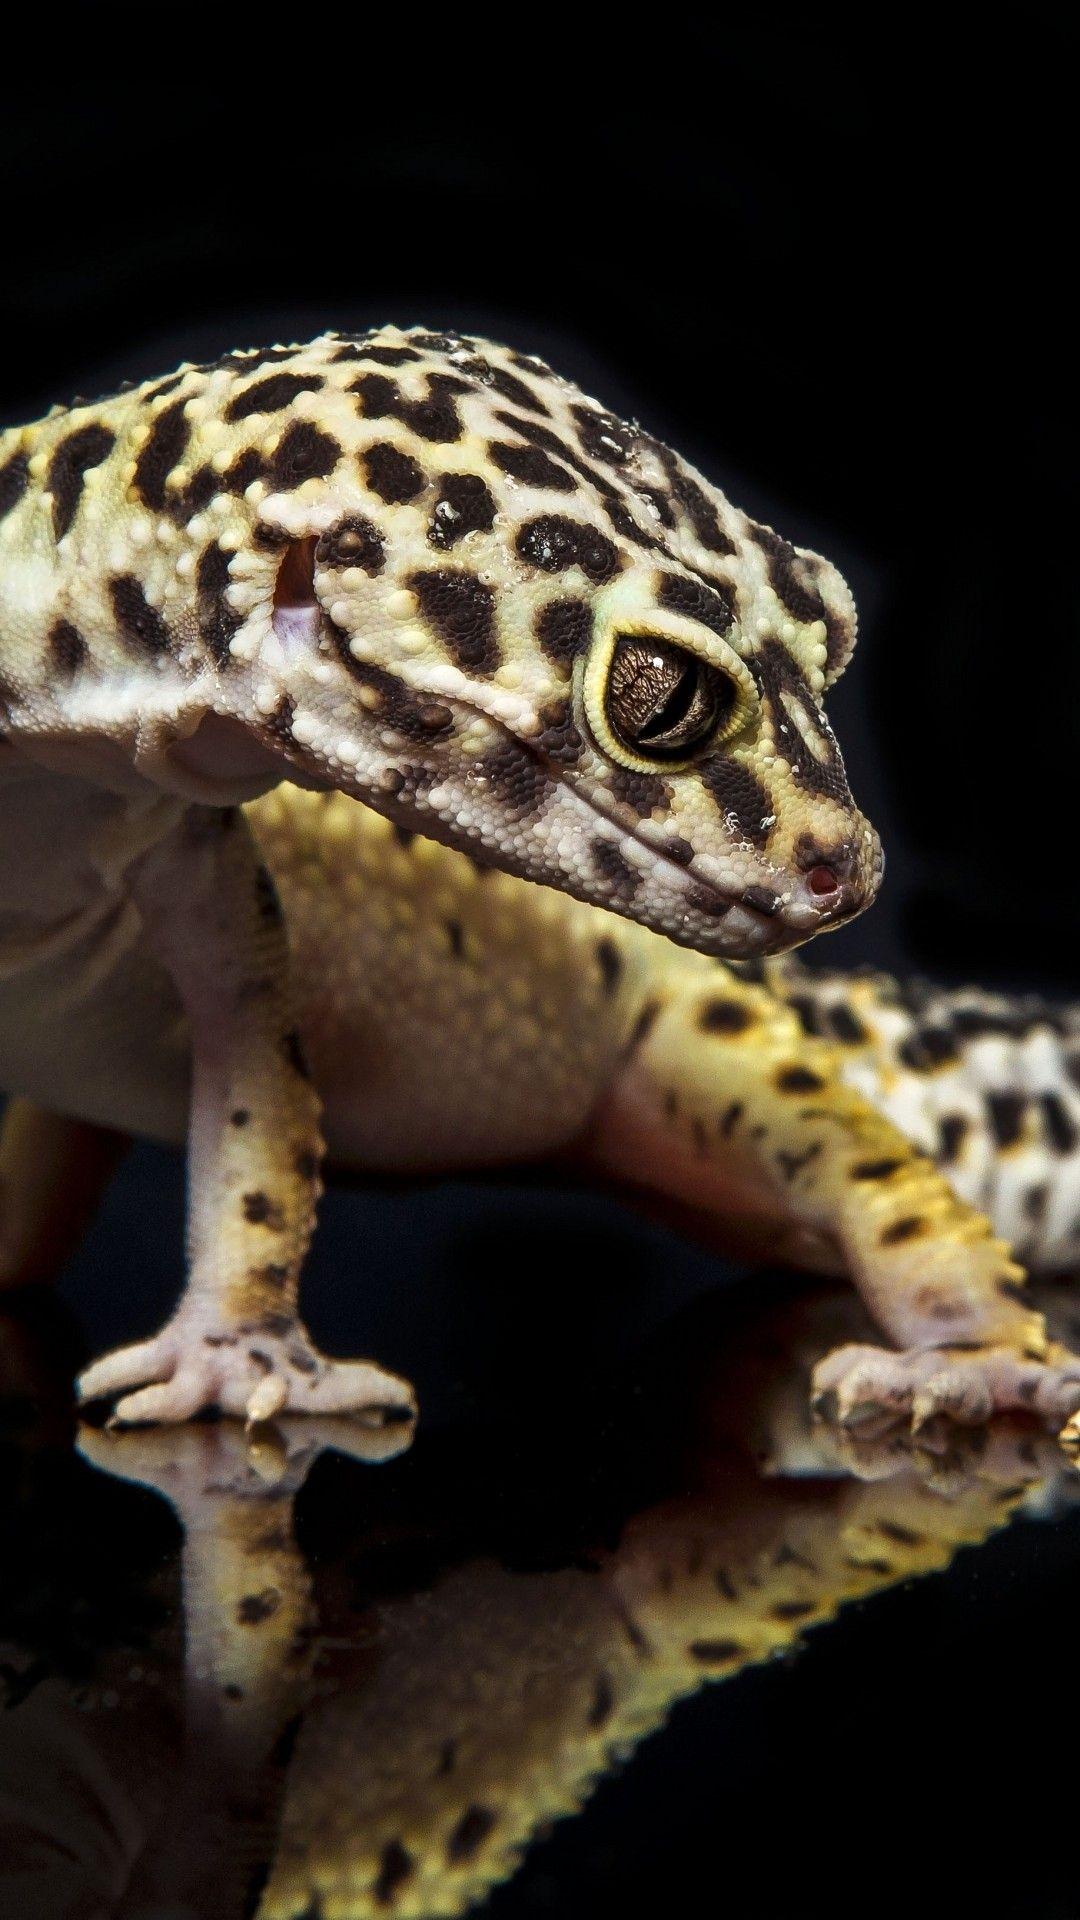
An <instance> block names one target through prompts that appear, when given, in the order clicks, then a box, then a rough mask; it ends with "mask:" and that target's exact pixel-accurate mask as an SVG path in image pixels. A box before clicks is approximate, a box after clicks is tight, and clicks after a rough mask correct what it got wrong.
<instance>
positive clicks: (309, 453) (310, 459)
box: [267, 420, 341, 493]
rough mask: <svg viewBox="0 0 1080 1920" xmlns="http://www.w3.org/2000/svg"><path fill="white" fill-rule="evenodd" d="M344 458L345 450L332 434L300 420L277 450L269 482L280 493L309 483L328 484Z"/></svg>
mask: <svg viewBox="0 0 1080 1920" xmlns="http://www.w3.org/2000/svg"><path fill="white" fill-rule="evenodd" d="M340 458H341V448H340V447H339V446H338V443H337V441H336V440H335V439H333V438H332V436H331V435H330V434H328V433H323V432H322V430H321V428H319V427H316V426H313V425H312V423H311V421H310V420H297V421H296V422H295V423H294V424H293V425H292V426H291V427H290V428H289V429H288V432H287V433H285V434H283V435H282V437H281V439H280V440H279V441H278V444H277V446H276V447H275V448H274V451H273V453H272V454H271V456H270V462H269V466H268V468H267V479H268V480H269V483H270V485H271V486H272V487H273V488H274V490H275V491H276V492H279V493H284V492H289V491H291V490H292V488H293V487H301V486H303V484H304V481H305V480H325V478H326V476H327V474H328V473H333V471H334V468H335V467H336V466H337V463H338V461H339V460H340Z"/></svg>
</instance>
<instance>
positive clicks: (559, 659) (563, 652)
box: [536, 600, 592, 667]
mask: <svg viewBox="0 0 1080 1920" xmlns="http://www.w3.org/2000/svg"><path fill="white" fill-rule="evenodd" d="M536 637H537V639H538V641H539V642H540V645H541V647H542V648H543V650H544V652H545V653H546V655H547V657H548V659H549V660H551V661H553V662H554V664H555V665H556V666H558V667H571V666H572V665H573V663H574V661H575V660H576V659H577V656H578V654H579V653H585V652H586V651H587V649H588V646H589V643H590V641H591V640H592V613H591V612H590V610H589V608H588V607H587V606H586V604H585V602H584V600H549V601H548V602H547V604H546V606H543V607H541V608H540V609H539V611H538V613H537V615H536Z"/></svg>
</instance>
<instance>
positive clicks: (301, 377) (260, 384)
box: [225, 373, 326, 420]
mask: <svg viewBox="0 0 1080 1920" xmlns="http://www.w3.org/2000/svg"><path fill="white" fill-rule="evenodd" d="M325 385H326V382H325V380H324V379H323V377H322V375H321V374H318V373H271V374H269V375H268V376H267V378H266V379H265V380H256V381H255V382H254V384H253V385H252V386H250V387H245V388H244V391H243V393H237V394H234V395H233V398H232V399H231V400H230V401H229V404H228V406H227V407H226V409H225V419H226V420H247V419H248V418H249V417H250V415H251V414H253V413H277V412H278V411H279V409H280V408H282V407H287V406H288V404H289V402H290V400H295V398H296V396H297V394H298V393H318V392H319V391H320V390H321V388H323V387H324V386H325Z"/></svg>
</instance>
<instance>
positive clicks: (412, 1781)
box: [0, 1176, 1080, 1920]
mask: <svg viewBox="0 0 1080 1920" xmlns="http://www.w3.org/2000/svg"><path fill="white" fill-rule="evenodd" d="M131 1177H134V1176H131ZM121 1197H123V1196H121ZM467 1198H468V1195H467V1194H464V1196H463V1199H462V1202H461V1204H462V1206H464V1202H465V1200H466V1199H467ZM484 1198H485V1201H486V1202H490V1203H492V1204H493V1205H494V1207H495V1209H496V1212H498V1211H500V1210H501V1213H502V1216H503V1217H502V1224H501V1226H494V1225H492V1226H489V1227H488V1228H487V1229H486V1230H485V1233H484V1235H483V1237H480V1236H479V1235H478V1233H477V1230H476V1228H475V1225H474V1226H473V1228H472V1229H471V1230H470V1229H463V1228H462V1226H461V1223H460V1222H459V1224H458V1226H457V1227H456V1228H455V1227H453V1226H451V1227H450V1228H449V1229H448V1230H446V1231H445V1235H444V1242H445V1245H446V1246H447V1247H448V1248H450V1249H451V1250H456V1256H457V1264H458V1271H457V1273H456V1274H455V1278H454V1291H453V1293H452V1294H449V1293H448V1295H447V1297H446V1298H445V1299H439V1300H438V1308H439V1322H438V1327H439V1332H438V1344H439V1346H440V1347H441V1350H442V1355H443V1358H444V1360H446V1361H447V1362H450V1364H448V1365H447V1366H446V1367H445V1368H443V1369H439V1372H440V1374H441V1376H442V1378H443V1379H444V1382H445V1383H447V1384H446V1385H445V1390H444V1392H443V1394H442V1396H441V1398H440V1394H439V1392H438V1391H436V1392H435V1394H434V1395H433V1396H430V1404H429V1408H428V1414H429V1417H428V1418H427V1419H426V1420H425V1422H424V1423H423V1424H422V1426H421V1430H420V1433H419V1435H418V1437H417V1438H416V1440H415V1443H414V1444H413V1445H412V1446H411V1447H408V1446H407V1445H406V1444H405V1443H406V1442H407V1439H408V1436H407V1435H401V1434H389V1435H383V1436H372V1435H364V1434H363V1432H362V1431H361V1430H359V1429H357V1428H355V1427H353V1428H350V1427H349V1426H348V1425H347V1424H345V1425H342V1426H339V1427H334V1426H333V1425H332V1424H331V1423H327V1424H326V1425H324V1426H321V1427H320V1426H319V1424H318V1423H310V1424H297V1423H291V1424H290V1425H288V1426H284V1427H283V1428H282V1429H281V1431H280V1432H273V1431H271V1432H267V1433H265V1434H261V1435H260V1436H259V1437H258V1440H257V1443H256V1444H254V1445H250V1444H249V1443H248V1442H246V1441H245V1440H244V1438H243V1435H242V1434H241V1433H240V1431H239V1429H238V1428H237V1427H236V1426H235V1425H233V1424H231V1423H221V1424H219V1425H216V1426H215V1425H210V1426H203V1427H201V1428H196V1429H189V1430H187V1431H185V1432H182V1433H173V1432H156V1433H153V1432H150V1433H142V1434H138V1433H132V1434H128V1435H122V1436H112V1435H109V1434H106V1433H102V1432H99V1431H94V1430H89V1429H85V1428H84V1429H83V1430H82V1432H81V1434H80V1435H78V1436H77V1435H76V1433H75V1430H74V1423H73V1419H72V1415H71V1409H70V1401H69V1397H68V1393H69V1379H70V1364H69V1363H70V1361H71V1360H72V1359H73V1358H74V1353H75V1349H76V1348H77V1346H78V1338H77V1334H76V1332H75V1328H74V1325H73V1322H72V1319H71V1318H70V1317H69V1314H68V1312H67V1309H66V1308H65V1307H64V1306H63V1304H62V1303H60V1302H56V1301H54V1302H52V1303H51V1304H50V1303H48V1301H47V1298H46V1297H41V1298H39V1299H38V1300H37V1301H36V1302H30V1301H27V1302H23V1303H18V1302H16V1303H15V1305H14V1307H13V1309H12V1311H11V1312H10V1313H9V1314H8V1316H7V1317H6V1319H5V1322H4V1327H3V1339H2V1346H0V1353H2V1367H3V1381H4V1386H5V1389H6V1391H5V1396H4V1401H3V1408H4V1463H3V1464H4V1471H3V1507H4V1516H5V1517H4V1541H3V1549H4V1550H3V1561H2V1567H3V1571H2V1575H0V1640H2V1644H3V1653H2V1656H0V1672H2V1675H3V1680H4V1686H5V1691H6V1695H7V1706H6V1710H5V1712H4V1713H3V1716H2V1718H0V1863H2V1865H0V1912H2V1913H4V1914H5V1915H6V1914H8V1913H11V1914H12V1915H15V1914H19V1915H23V1914H26V1915H28V1916H33V1917H34V1920H36V1916H38V1915H40V1916H42V1920H46V1916H48V1920H53V1916H56V1920H61V1916H63V1917H64V1920H66V1916H68V1915H70V1916H72V1917H73V1920H74V1916H80V1920H81V1917H82V1916H87V1917H89V1916H91V1915H93V1916H97V1915H99V1914H108V1915H110V1916H111V1915H114V1914H115V1915H117V1916H124V1920H136V1917H137V1920H151V1916H152V1917H153V1920H194V1916H198V1920H232V1917H233V1916H234V1915H235V1916H241V1915H252V1914H259V1915H260V1916H263V1920H270V1917H273V1920H278V1916H285V1917H287V1920H300V1916H303V1920H318V1917H319V1916H325V1920H340V1916H343V1915H353V1914H356V1915H360V1914H368V1913H371V1914H379V1913H384V1912H386V1913H392V1912H401V1913H410V1914H411V1913H423V1914H427V1913H431V1914H436V1913H443V1912H451V1911H457V1910H460V1908H461V1905H462V1903H463V1902H465V1903H466V1904H468V1903H470V1902H471V1901H473V1900H475V1899H481V1898H483V1897H484V1896H485V1895H487V1896H488V1897H489V1898H490V1901H491V1911H493V1912H494V1913H506V1914H531V1913H537V1912H542V1913H548V1912H558V1913H560V1914H562V1913H570V1914H573V1915H579V1914H580V1915H582V1916H585V1915H593V1914H595V1913H598V1912H607V1911H612V1912H615V1911H629V1912H643V1913H644V1912H691V1911H697V1910H698V1909H699V1906H700V1904H701V1903H702V1902H703V1901H705V1900H709V1901H710V1902H712V1901H713V1900H715V1901H717V1902H718V1903H719V1902H721V1901H722V1902H723V1904H724V1905H725V1907H726V1908H727V1910H728V1911H734V1912H737V1913H739V1914H746V1915H755V1916H756V1915H762V1916H765V1915H768V1916H773V1915H776V1916H785V1917H786V1916H788V1915H795V1914H821V1915H825V1914H830V1915H831V1914H835V1913H836V1912H837V1911H838V1910H847V1909H854V1910H862V1909H866V1910H869V1911H873V1912H875V1913H886V1914H891V1913H896V1914H900V1913H904V1914H911V1913H913V1912H914V1913H927V1914H938V1913H946V1912H952V1911H969V1910H979V1911H982V1912H986V1913H992V1914H998V1913H1001V1914H1017V1915H1019V1914H1025V1915H1040V1916H1041V1915H1054V1916H1056V1915H1066V1914H1072V1913H1074V1912H1075V1911H1076V1910H1077V1895H1076V1884H1075V1881H1076V1876H1075V1872H1074V1862H1073V1860H1072V1859H1071V1857H1070V1856H1071V1849H1070V1848H1069V1846H1068V1844H1067V1842H1066V1841H1065V1839H1064V1836H1065V1835H1066V1834H1067V1832H1068V1830H1069V1819H1070V1813H1071V1806H1072V1800H1073V1779H1074V1758H1073V1756H1074V1725H1075V1721H1076V1711H1075V1699H1076V1682H1075V1678H1074V1675H1075V1658H1074V1652H1073V1644H1072V1643H1073V1632H1074V1619H1075V1611H1076V1592H1077V1582H1078V1579H1080V1518H1078V1517H1076V1516H1075V1513H1074V1506H1073V1502H1074V1499H1075V1492H1074V1488H1075V1486H1076V1479H1075V1476H1074V1474H1073V1472H1072V1470H1071V1469H1070V1468H1069V1467H1068V1466H1067V1465H1066V1463H1065V1462H1064V1461H1063V1459H1062V1457H1061V1455H1060V1454H1059V1453H1058V1451H1057V1449H1056V1448H1055V1447H1054V1446H1053V1445H1052V1444H1051V1443H1049V1442H1046V1441H1044V1440H1043V1439H1042V1438H1041V1436H1038V1435H1035V1434H1033V1433H1030V1432H1027V1433H1025V1432H1022V1431H1020V1430H1018V1429H1015V1428H1014V1429H1006V1428H998V1429H995V1430H993V1431H992V1432H991V1434H990V1435H988V1436H982V1437H979V1438H976V1439H974V1440H972V1441H970V1442H960V1441H959V1440H956V1439H955V1438H954V1439H953V1440H952V1441H950V1442H949V1444H948V1445H947V1446H946V1447H945V1450H944V1451H943V1452H938V1453H936V1454H930V1453H923V1454H920V1455H915V1454H912V1453H911V1452H910V1450H908V1449H907V1448H905V1447H903V1446H901V1445H899V1444H897V1443H892V1444H888V1445H887V1444H885V1443H881V1444H880V1445H878V1446H877V1447H874V1448H862V1449H854V1450H852V1449H851V1448H850V1447H846V1446H844V1447H842V1446H841V1445H840V1443H839V1442H838V1441H836V1440H835V1438H834V1437H830V1436H829V1435H828V1434H827V1433H824V1432H822V1431H815V1430H812V1429H811V1428H810V1427H809V1425H808V1422H807V1418H806V1414H805V1380H806V1372H807V1368H808V1366H809V1364H810V1361H811V1359H812V1358H813V1357H814V1356H815V1355H816V1353H817V1352H818V1351H820V1350H821V1348H822V1347H823V1346H824V1345H828V1344H831V1343H832V1341H834V1340H835V1339H837V1338H840V1337H852V1336H853V1333H855V1332H856V1330H857V1328H858V1325H859V1320H858V1310H857V1308H856V1307H855V1306H854V1304H853V1301H852V1299H851V1296H850V1294H849V1293H848V1292H847V1291H846V1290H837V1291H835V1292H818V1293H815V1292H814V1291H813V1290H811V1289H807V1288H805V1287H800V1286H797V1285H794V1286H793V1285H792V1284H791V1283H782V1282H780V1281H779V1280H774V1279H770V1278H769V1277H768V1276H765V1275H762V1276H759V1277H758V1278H756V1279H754V1280H749V1281H746V1282H745V1283H742V1284H740V1285H737V1286H730V1285H729V1286H727V1287H724V1286H721V1287H720V1288H719V1289H714V1290H713V1291H712V1292H702V1291H701V1281H702V1277H703V1273H704V1267H705V1263H704V1262H701V1261H699V1259H698V1257H697V1256H695V1255H693V1254H692V1253H691V1252H690V1251H689V1250H684V1249H683V1248H682V1247H681V1245H680V1243H679V1242H677V1241H676V1240H674V1239H673V1238H672V1237H670V1236H669V1235H667V1234H666V1233H665V1232H663V1231H661V1230H659V1229H653V1228H640V1227H638V1226H637V1225H636V1224H634V1225H631V1224H630V1223H629V1222H627V1223H626V1224H625V1225H621V1224H620V1217H618V1216H615V1215H614V1213H613V1215H612V1220H611V1221H610V1222H609V1223H608V1225H607V1226H606V1227H605V1228H604V1230H603V1231H601V1230H600V1229H599V1228H597V1227H596V1226H595V1224H594V1228H593V1232H592V1235H591V1237H589V1236H585V1237H584V1238H583V1240H582V1242H581V1244H580V1245H575V1243H574V1238H573V1235H572V1233H571V1230H570V1229H571V1223H572V1222H573V1220H574V1215H575V1209H577V1208H578V1207H579V1206H580V1204H581V1203H580V1202H579V1201H578V1200H577V1199H576V1198H575V1197H573V1196H565V1195H560V1194H559V1193H557V1192H556V1193H555V1194H548V1195H546V1196H545V1197H544V1200H543V1207H544V1210H545V1214H546V1217H547V1219H548V1222H549V1226H550V1227H551V1231H552V1234H553V1240H552V1243H551V1247H550V1249H549V1250H550V1251H551V1252H552V1254H553V1255H554V1251H555V1248H556V1246H557V1247H558V1249H559V1259H558V1260H557V1261H556V1260H555V1259H554V1258H553V1260H552V1267H551V1273H552V1283H553V1284H552V1290H551V1292H550V1294H549V1296H548V1298H547V1299H546V1300H545V1299H544V1298H543V1297H538V1298H537V1299H536V1303H535V1313H534V1315H533V1317H532V1331H531V1334H530V1333H528V1332H523V1331H522V1330H523V1328H524V1327H525V1324H526V1323H525V1320H524V1317H523V1315H522V1313H521V1311H520V1302H519V1306H518V1311H517V1313H516V1314H515V1317H514V1333H513V1336H512V1337H510V1336H509V1334H508V1322H507V1321H506V1320H502V1321H500V1317H499V1312H498V1301H499V1298H500V1295H502V1296H503V1297H505V1289H506V1287H507V1284H508V1273H509V1271H510V1267H511V1264H512V1261H513V1258H514V1248H515V1246H516V1247H518V1248H519V1249H520V1246H521V1244H522V1236H523V1234H524V1233H525V1232H526V1231H527V1230H528V1231H531V1232H532V1233H533V1240H534V1245H535V1244H536V1231H535V1230H536V1209H537V1205H538V1202H537V1198H536V1196H535V1195H532V1194H528V1193H522V1192H516V1191H514V1190H510V1191H504V1192H503V1193H501V1194H499V1195H495V1196H492V1195H486V1196H484ZM343 1204H344V1203H343ZM385 1205H386V1202H385V1201H383V1200H366V1199H365V1198H364V1197H362V1196H356V1195H354V1196H352V1198H351V1200H350V1201H349V1203H348V1208H347V1210H348V1212H349V1214H350V1218H351V1219H352V1221H353V1223H354V1225H360V1224H362V1223H363V1221H364V1219H365V1217H367V1218H368V1219H369V1220H373V1219H374V1218H375V1217H376V1216H377V1215H378V1213H379V1211H380V1209H382V1208H383V1207H384V1206H385ZM530 1219H531V1226H530ZM444 1226H445V1223H444ZM631 1236H632V1238H633V1244H634V1246H635V1247H636V1267H635V1266H634V1265H633V1263H631V1265H630V1269H629V1271H628V1272H627V1275H626V1279H625V1282H623V1283H620V1284H622V1286H623V1301H622V1309H621V1312H620V1313H619V1314H618V1315H615V1314H614V1313H613V1287H614V1280H613V1278H612V1279H611V1280H608V1281H607V1283H606V1282H605V1269H604V1264H603V1263H604V1260H605V1257H606V1261H607V1269H606V1271H607V1274H608V1275H611V1276H614V1273H615V1271H616V1269H617V1267H618V1266H619V1265H621V1264H625V1258H626V1252H627V1244H628V1240H629V1238H630V1237H631ZM544 1251H545V1248H544V1246H543V1245H542V1244H540V1245H537V1246H536V1252H537V1255H538V1256H540V1255H542V1254H543V1253H544ZM100 1252H101V1249H100V1247H99V1248H98V1249H97V1252H96V1254H95V1249H94V1247H93V1245H92V1246H91V1249H90V1254H89V1255H88V1257H95V1258H100ZM519 1264H520V1261H519ZM534 1277H535V1276H534ZM396 1278H397V1283H398V1285H399V1286H401V1287H404V1286H406V1285H408V1284H411V1282H412V1280H413V1278H414V1275H410V1274H406V1273H405V1272H404V1271H399V1273H398V1274H397V1276H396ZM77 1279H78V1275H77V1274H76V1275H75V1280H76V1281H77ZM316 1291H317V1288H316ZM571 1294H573V1295H574V1296H575V1297H576V1299H577V1300H578V1302H579V1310H578V1312H577V1316H576V1319H575V1320H574V1321H573V1322H570V1321H568V1319H567V1317H566V1316H565V1313H564V1312H563V1309H565V1307H566V1305H567V1302H568V1299H569V1297H570V1295H571ZM315 1304H316V1305H317V1302H316V1303H315ZM382 1306H383V1310H384V1311H385V1314H386V1321H385V1325H386V1327H387V1329H390V1328H391V1327H393V1325H394V1324H395V1317H396V1316H395V1309H394V1305H393V1302H389V1301H384V1302H383V1303H382ZM412 1320H413V1324H414V1325H415V1326H416V1327H418V1328H420V1327H421V1326H422V1324H423V1317H422V1316H421V1315H419V1314H417V1313H416V1312H415V1303H414V1309H413V1316H412ZM429 1343H431V1344H429ZM435 1343H436V1342H435V1335H434V1333H433V1331H432V1329H431V1328H430V1327H429V1328H428V1331H427V1333H426V1334H423V1333H421V1334H419V1335H418V1338H417V1343H416V1352H415V1354H414V1355H413V1356H412V1359H413V1360H414V1361H415V1363H416V1364H415V1366H414V1371H416V1372H418V1373H419V1374H420V1376H421V1381H422V1384H423V1375H424V1370H425V1367H431V1366H432V1361H431V1346H432V1345H434V1344H435ZM394 1358H395V1362H396V1363H398V1364H408V1363H409V1359H410V1356H409V1355H407V1354H403V1353H402V1352H397V1353H395V1355H394ZM942 1444H943V1445H944V1442H942ZM399 1446H404V1447H405V1450H404V1451H402V1452H400V1453H399V1454H398V1455H397V1457H396V1458H383V1460H382V1462H381V1464H375V1463H373V1462H372V1461H371V1460H365V1459H363V1458H357V1457H355V1456H356V1455H357V1454H360V1455H377V1454H384V1455H389V1454H391V1453H392V1452H393V1450H394V1449H395V1448H396V1447H399ZM324 1447H327V1448H328V1449H329V1450H328V1451H322V1449H323V1448H324ZM341 1447H344V1448H345V1449H346V1451H345V1452H344V1453H343V1452H340V1451H336V1450H335V1449H336V1448H341ZM350 1456H353V1457H350ZM838 1609H839V1614H838V1617H837V1610H838Z"/></svg>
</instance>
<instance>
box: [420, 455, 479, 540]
mask: <svg viewBox="0 0 1080 1920" xmlns="http://www.w3.org/2000/svg"><path fill="white" fill-rule="evenodd" d="M494 521H495V502H494V500H493V499H492V497H491V494H490V493H489V491H488V489H487V487H486V486H485V485H484V482H483V481H482V480H481V478H480V475H479V474H478V473H444V474H443V475H442V477H441V478H440V480H439V497H438V499H437V500H436V502H435V506H434V508H433V510H432V515H431V525H430V526H429V528H428V539H429V541H430V542H431V545H432V546H433V547H453V546H456V545H457V542H458V541H459V540H461V539H463V538H464V536H465V534H467V533H489V532H490V531H491V528H492V526H493V524H494Z"/></svg>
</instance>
